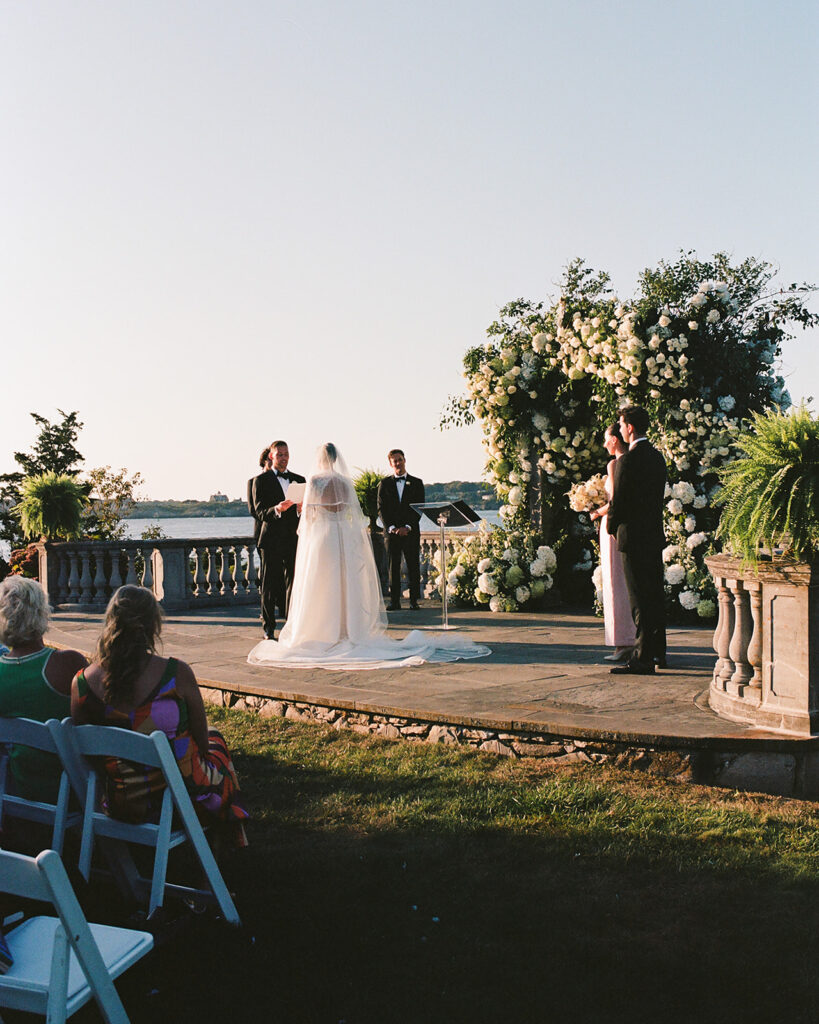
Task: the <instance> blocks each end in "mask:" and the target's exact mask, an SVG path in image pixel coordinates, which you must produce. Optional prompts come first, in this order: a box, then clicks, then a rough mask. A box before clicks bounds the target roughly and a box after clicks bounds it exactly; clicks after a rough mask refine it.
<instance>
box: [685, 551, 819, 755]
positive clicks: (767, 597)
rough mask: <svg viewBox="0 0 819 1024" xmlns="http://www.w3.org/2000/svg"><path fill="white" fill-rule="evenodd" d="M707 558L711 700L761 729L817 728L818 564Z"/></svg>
mask: <svg viewBox="0 0 819 1024" xmlns="http://www.w3.org/2000/svg"><path fill="white" fill-rule="evenodd" d="M705 561H706V564H707V565H708V569H709V570H710V572H711V575H712V576H713V578H714V582H715V584H716V587H717V596H718V601H719V618H718V621H717V627H716V630H715V631H714V650H715V652H716V655H717V660H716V664H715V665H714V673H713V677H712V680H711V687H710V693H709V703H710V705H711V707H712V708H713V709H714V711H716V712H717V714H719V715H722V716H724V717H725V718H729V719H731V720H732V721H740V722H748V723H751V724H754V725H758V726H760V727H762V728H767V729H771V728H773V729H781V730H784V731H787V732H793V733H798V734H801V735H804V734H813V733H816V732H819V565H814V566H811V565H807V564H804V563H796V562H787V561H773V562H772V561H767V562H764V561H763V562H760V563H759V565H758V566H757V567H752V566H750V565H743V563H742V562H741V561H740V560H739V559H736V558H732V557H730V556H728V555H713V556H711V557H710V558H707V559H706V560H705Z"/></svg>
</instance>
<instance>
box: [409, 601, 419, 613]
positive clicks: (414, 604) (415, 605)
mask: <svg viewBox="0 0 819 1024" xmlns="http://www.w3.org/2000/svg"><path fill="white" fill-rule="evenodd" d="M410 610H411V611H414V612H419V611H420V610H421V605H420V604H418V602H417V601H410Z"/></svg>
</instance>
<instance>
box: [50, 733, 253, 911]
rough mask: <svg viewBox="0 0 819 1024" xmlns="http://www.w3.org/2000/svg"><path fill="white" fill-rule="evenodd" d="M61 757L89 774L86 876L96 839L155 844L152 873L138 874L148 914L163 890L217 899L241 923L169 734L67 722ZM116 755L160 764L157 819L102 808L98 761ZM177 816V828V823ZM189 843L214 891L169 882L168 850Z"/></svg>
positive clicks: (84, 827) (84, 838)
mask: <svg viewBox="0 0 819 1024" xmlns="http://www.w3.org/2000/svg"><path fill="white" fill-rule="evenodd" d="M54 732H55V738H56V740H57V745H58V747H59V750H60V756H61V757H62V758H63V761H64V763H65V762H68V765H69V766H70V767H69V771H70V773H72V774H73V775H77V774H83V775H84V776H85V791H84V797H83V801H82V802H83V825H82V840H81V844H80V865H79V867H80V871H81V873H82V875H83V877H84V878H85V879H86V880H88V879H89V877H90V874H91V858H92V854H93V851H94V843H95V839H96V838H97V837H100V838H103V837H104V838H106V839H108V840H116V841H124V842H126V843H138V844H139V845H141V846H149V847H153V848H154V869H153V877H152V879H151V881H150V883H149V882H148V880H147V879H144V878H138V879H137V880H136V886H137V889H138V891H140V892H142V893H144V892H145V891H148V892H149V893H150V895H149V902H148V915H149V916H150V915H151V914H153V912H154V911H155V910H156V909H157V907H160V906H162V904H163V902H164V899H165V893H166V892H170V893H172V894H174V895H179V896H189V897H196V898H204V899H207V900H212V901H214V902H215V903H216V904H217V905H218V907H219V910H220V911H221V914H222V916H223V917H224V919H225V921H227V922H228V923H229V924H233V925H237V926H238V925H240V924H241V921H240V919H239V914H238V912H237V910H236V907H235V905H234V903H233V899H232V898H231V895H230V892H229V891H228V888H227V886H226V885H225V880H224V879H223V878H222V873H221V871H220V870H219V866H218V865H217V863H216V858H215V857H214V856H213V851H212V850H211V848H210V846H209V845H208V841H207V839H206V838H205V833H204V831H203V829H202V825H201V823H200V821H199V819H198V818H197V816H196V811H195V810H194V808H193V804H192V803H191V798H190V795H189V794H188V791H187V789H186V788H185V783H184V780H183V778H182V775H181V774H180V771H179V766H178V765H177V763H176V758H175V757H174V756H173V751H172V750H171V746H170V743H169V742H168V737H167V736H166V735H165V733H163V732H160V731H157V732H153V733H151V734H150V736H146V735H145V734H144V733H138V732H130V731H129V730H127V729H118V728H115V727H113V726H109V725H79V726H77V725H73V724H72V722H71V720H70V719H68V718H66V719H64V720H63V722H62V724H61V726H60V728H59V730H54ZM109 757H115V758H118V759H120V760H123V761H130V762H132V763H134V764H137V765H142V766H145V767H149V768H158V769H159V770H160V771H161V772H162V775H163V778H164V782H165V790H164V792H163V795H162V805H161V808H160V813H159V821H158V822H140V823H133V822H127V821H119V820H118V819H116V818H112V817H109V816H108V815H107V814H106V813H105V812H104V811H103V810H102V808H101V801H100V798H101V792H100V790H101V787H100V779H99V776H98V770H97V763H98V762H97V763H95V759H98V758H109ZM174 816H176V818H177V827H174ZM184 842H189V843H190V844H191V847H192V848H193V851H194V853H195V855H196V858H197V860H198V861H199V864H200V866H201V868H202V871H203V872H204V875H205V878H206V879H207V882H208V885H209V886H210V891H207V890H202V889H197V888H192V887H189V886H182V885H175V884H172V883H169V882H167V881H166V876H167V870H168V854H169V852H170V851H171V850H172V849H173V848H174V847H176V846H179V845H180V844H181V843H184Z"/></svg>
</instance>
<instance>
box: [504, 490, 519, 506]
mask: <svg viewBox="0 0 819 1024" xmlns="http://www.w3.org/2000/svg"><path fill="white" fill-rule="evenodd" d="M507 500H508V502H509V504H510V505H512V506H513V507H515V508H517V506H518V505H520V503H521V502H522V501H523V491H522V490H521V489H520V487H513V488H512V490H511V491H510V492H509V497H508V499H507Z"/></svg>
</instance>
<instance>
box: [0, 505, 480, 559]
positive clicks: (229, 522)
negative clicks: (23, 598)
mask: <svg viewBox="0 0 819 1024" xmlns="http://www.w3.org/2000/svg"><path fill="white" fill-rule="evenodd" d="M481 518H482V519H485V520H486V521H487V522H488V523H491V524H492V525H493V526H497V525H498V524H499V523H500V516H499V515H498V510H497V509H481ZM149 526H159V527H160V528H161V529H162V532H163V534H164V535H165V536H166V537H169V538H171V539H172V540H179V539H184V540H187V539H191V540H197V539H199V538H201V537H252V536H253V519H252V518H251V517H250V516H190V517H189V518H186V519H126V520H125V536H126V538H127V539H128V540H140V539H141V537H142V532H143V530H147V528H148V527H149ZM430 529H431V528H430ZM0 555H2V556H3V557H4V558H8V556H9V545H8V543H7V542H6V541H0Z"/></svg>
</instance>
